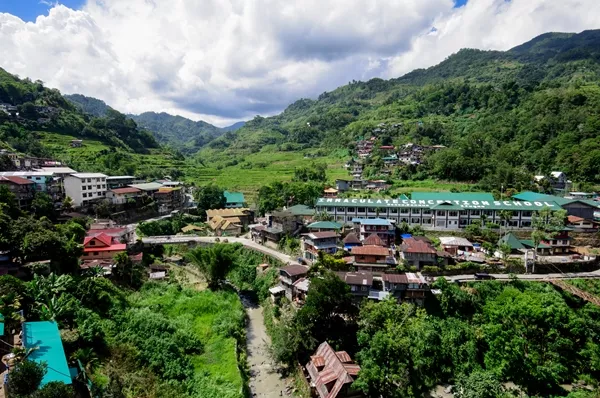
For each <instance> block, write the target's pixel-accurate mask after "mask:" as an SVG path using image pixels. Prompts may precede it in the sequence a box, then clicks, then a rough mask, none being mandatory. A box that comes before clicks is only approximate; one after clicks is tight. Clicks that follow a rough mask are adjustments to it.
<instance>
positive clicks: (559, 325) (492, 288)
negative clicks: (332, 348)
mask: <svg viewBox="0 0 600 398" xmlns="http://www.w3.org/2000/svg"><path fill="white" fill-rule="evenodd" d="M437 284H438V285H437V286H436V287H437V288H439V289H441V292H442V293H441V295H439V296H437V297H438V298H439V300H437V299H433V301H432V302H430V303H429V304H430V305H429V306H428V308H427V310H424V309H416V308H414V307H412V306H410V305H408V304H402V305H399V304H397V303H396V302H395V301H393V300H386V301H384V302H381V303H372V302H371V303H366V304H365V305H364V306H363V307H362V308H361V313H360V321H359V333H358V343H359V345H360V351H359V352H358V354H357V358H358V360H359V363H360V365H361V373H360V375H359V378H358V380H357V382H356V383H355V387H357V388H359V389H361V390H362V391H364V392H365V393H367V394H368V395H369V396H380V394H381V395H383V396H387V397H407V396H415V397H416V396H421V394H422V392H423V391H427V390H429V389H431V388H433V387H434V386H435V385H437V384H443V383H446V382H450V383H457V389H458V391H459V396H464V397H471V396H473V397H474V396H500V395H501V394H500V391H502V390H503V387H502V386H501V385H500V384H499V383H500V382H506V381H511V382H514V383H515V384H517V385H518V386H520V387H521V388H522V389H523V390H525V391H526V392H527V393H528V394H532V395H535V394H541V395H542V396H548V395H552V394H556V395H562V394H564V391H562V390H561V387H560V385H561V384H563V383H572V382H575V381H577V380H580V379H583V380H586V381H588V382H590V383H592V385H595V384H597V382H598V377H599V376H600V373H598V370H599V367H598V365H599V363H598V358H599V356H598V354H599V353H600V351H599V350H600V345H599V343H600V341H599V340H598V336H600V334H599V332H600V322H599V319H600V318H599V315H600V312H599V311H598V308H597V307H595V306H594V305H592V304H590V303H587V304H586V303H584V302H582V301H581V300H579V299H575V298H573V297H571V296H568V295H567V296H563V294H561V293H560V292H558V291H556V290H555V289H554V287H552V285H549V284H542V283H527V282H516V281H515V282H512V283H509V284H502V283H499V282H486V283H479V284H474V285H473V286H469V287H459V286H457V285H453V284H452V285H451V284H449V283H447V282H445V281H444V280H440V281H438V282H437ZM467 389H476V391H480V393H479V394H483V392H481V391H488V392H487V393H486V394H488V395H473V394H474V391H467ZM494 391H495V392H494ZM490 393H491V394H492V395H489V394H490ZM504 393H508V392H507V391H505V392H503V393H502V394H504Z"/></svg>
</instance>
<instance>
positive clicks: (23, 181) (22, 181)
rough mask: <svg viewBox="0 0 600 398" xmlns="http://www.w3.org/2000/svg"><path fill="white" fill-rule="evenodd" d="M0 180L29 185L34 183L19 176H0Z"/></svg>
mask: <svg viewBox="0 0 600 398" xmlns="http://www.w3.org/2000/svg"><path fill="white" fill-rule="evenodd" d="M0 181H9V182H12V183H13V184H17V185H29V184H34V182H33V181H30V180H28V179H27V178H23V177H19V176H2V177H0Z"/></svg>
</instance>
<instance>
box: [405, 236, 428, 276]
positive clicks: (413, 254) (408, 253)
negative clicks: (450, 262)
mask: <svg viewBox="0 0 600 398" xmlns="http://www.w3.org/2000/svg"><path fill="white" fill-rule="evenodd" d="M400 258H401V259H403V260H404V261H405V262H406V263H407V264H408V265H409V266H413V267H417V269H421V268H422V267H424V266H426V265H432V266H433V265H437V250H436V249H435V248H434V247H433V246H431V244H429V243H427V242H426V241H424V240H418V239H415V238H406V239H404V240H403V242H402V245H401V246H400Z"/></svg>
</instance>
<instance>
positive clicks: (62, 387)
mask: <svg viewBox="0 0 600 398" xmlns="http://www.w3.org/2000/svg"><path fill="white" fill-rule="evenodd" d="M73 397H75V391H73V387H71V386H70V385H67V384H65V383H63V382H60V381H51V382H50V383H48V384H46V385H45V386H44V387H42V388H41V389H39V390H37V391H36V392H35V393H33V394H32V395H31V398H73Z"/></svg>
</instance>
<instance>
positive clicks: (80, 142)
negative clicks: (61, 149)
mask: <svg viewBox="0 0 600 398" xmlns="http://www.w3.org/2000/svg"><path fill="white" fill-rule="evenodd" d="M70 146H71V148H81V147H82V146H83V140H71V143H70Z"/></svg>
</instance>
